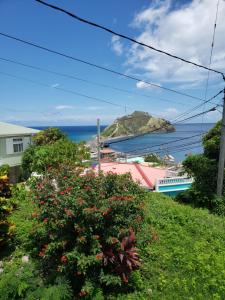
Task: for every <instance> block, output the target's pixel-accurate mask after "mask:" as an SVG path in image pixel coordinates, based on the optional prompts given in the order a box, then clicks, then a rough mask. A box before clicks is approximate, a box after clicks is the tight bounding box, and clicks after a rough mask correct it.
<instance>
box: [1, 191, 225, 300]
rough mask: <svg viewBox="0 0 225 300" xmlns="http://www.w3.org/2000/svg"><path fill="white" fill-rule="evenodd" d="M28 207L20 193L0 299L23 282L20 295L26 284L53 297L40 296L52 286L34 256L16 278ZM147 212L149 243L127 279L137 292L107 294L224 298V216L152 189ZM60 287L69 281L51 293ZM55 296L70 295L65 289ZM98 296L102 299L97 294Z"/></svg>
mask: <svg viewBox="0 0 225 300" xmlns="http://www.w3.org/2000/svg"><path fill="white" fill-rule="evenodd" d="M31 206H32V205H31V203H29V202H28V199H26V198H24V200H22V197H20V205H19V207H18V210H16V211H15V212H14V213H13V214H12V216H11V221H13V223H14V224H15V226H16V237H15V238H16V242H17V244H18V248H16V250H15V252H14V253H11V256H10V258H11V259H10V260H9V262H7V259H6V261H5V262H4V264H3V265H4V272H3V273H2V274H1V275H0V287H1V289H2V291H4V293H2V295H1V296H0V299H5V300H8V299H12V298H10V297H7V295H8V294H9V291H10V289H11V291H12V290H14V291H15V289H19V291H20V289H21V286H22V287H23V289H24V291H23V292H22V293H21V292H20V293H21V296H20V297H19V299H28V298H27V297H26V296H25V295H26V294H27V293H26V292H27V291H29V290H30V289H32V290H34V291H36V292H35V294H36V293H37V294H38V293H39V295H42V297H40V299H54V298H51V297H47V296H46V298H43V295H44V294H43V293H47V292H50V290H49V289H53V287H48V286H46V287H45V286H43V282H42V280H41V279H40V277H38V276H39V275H38V274H37V269H36V267H35V265H34V264H33V262H32V261H31V262H30V263H29V264H26V265H23V266H22V268H25V269H24V272H25V273H21V275H19V276H17V278H15V276H14V274H15V272H18V270H20V269H21V257H22V256H23V255H25V254H26V255H29V253H28V252H27V251H25V252H24V250H23V248H24V245H27V243H29V239H28V236H29V232H30V230H31V228H32V226H33V225H34V219H31V217H30V216H31V211H32V208H31ZM146 213H147V223H148V224H149V225H150V228H151V229H150V230H149V236H151V238H152V242H151V244H150V245H147V246H146V245H144V246H143V247H142V249H141V253H140V254H141V257H142V267H141V268H140V270H137V271H135V272H134V274H133V275H132V277H131V279H130V281H129V286H131V290H132V287H133V288H134V289H135V291H133V292H129V293H128V294H127V293H125V294H124V293H123V294H119V295H118V294H114V293H112V295H111V296H108V297H107V299H119V300H125V299H126V300H127V299H128V300H129V299H130V300H131V299H135V300H136V299H138V300H139V299H140V300H144V299H157V300H158V299H160V300H161V299H163V300H164V299H165V300H167V299H168V300H170V299H171V300H172V299H176V300H177V299H178V300H179V299H181V300H184V299H193V300H198V299H199V300H201V299H221V300H222V299H225V256H224V253H225V234H224V232H225V222H224V218H222V217H219V216H215V215H212V214H209V212H208V211H207V210H203V209H197V208H192V207H190V206H185V205H181V204H178V203H176V202H174V201H173V200H172V199H170V198H168V197H165V196H163V195H162V194H156V193H149V195H148V198H147V204H146ZM32 224H33V225H32ZM146 225H147V224H146ZM138 238H139V239H141V236H139V237H138ZM25 248H26V247H25ZM12 261H14V263H13V264H12ZM19 261H20V263H19ZM18 274H19V273H18ZM32 282H33V283H32ZM9 286H10V289H9ZM36 289H37V290H36ZM63 289H65V292H66V291H67V293H69V286H67V287H65V286H64V285H62V283H60V285H58V286H57V285H56V286H54V292H56V291H57V292H59V291H60V293H63ZM6 291H7V292H6ZM52 291H53V290H52ZM23 295H24V296H23ZM52 297H53V296H52ZM13 299H14V298H13ZM32 299H33V298H32ZM55 299H59V300H60V299H73V298H72V297H71V296H69V294H68V295H66V294H64V296H62V295H61V296H57V298H55ZM96 299H98V300H101V299H105V298H102V296H99V298H96Z"/></svg>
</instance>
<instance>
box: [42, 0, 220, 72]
mask: <svg viewBox="0 0 225 300" xmlns="http://www.w3.org/2000/svg"><path fill="white" fill-rule="evenodd" d="M36 1H37V2H39V3H41V4H43V5H45V6H48V7H50V8H53V9H55V10H58V11H61V12H63V13H65V14H67V15H68V16H70V17H72V18H74V19H76V20H78V21H80V22H83V23H86V24H88V25H91V26H94V27H96V28H99V29H102V30H104V31H107V32H109V33H110V34H113V35H116V36H118V37H121V38H123V39H126V40H129V41H131V42H133V43H135V44H138V45H140V46H143V47H146V48H149V49H151V50H153V51H156V52H158V53H161V54H165V55H167V56H169V57H172V58H175V59H177V60H180V61H182V62H185V63H188V64H191V65H194V66H195V67H199V68H202V69H205V70H209V71H212V72H214V73H217V74H220V75H222V76H224V73H222V72H220V71H218V70H215V69H211V68H208V67H206V66H203V65H201V64H197V63H195V62H192V61H189V60H187V59H184V58H182V57H179V56H176V55H173V54H171V53H169V52H167V51H163V50H160V49H157V48H155V47H153V46H151V45H147V44H145V43H142V42H139V41H137V40H135V39H133V38H131V37H129V36H127V35H124V34H121V33H118V32H116V31H114V30H112V29H109V28H107V27H105V26H102V25H99V24H97V23H94V22H91V21H89V20H86V19H84V18H81V17H79V16H77V15H75V14H73V13H71V12H69V11H66V10H65V9H63V8H60V7H58V6H55V5H52V4H49V3H46V2H44V1H42V0H36Z"/></svg>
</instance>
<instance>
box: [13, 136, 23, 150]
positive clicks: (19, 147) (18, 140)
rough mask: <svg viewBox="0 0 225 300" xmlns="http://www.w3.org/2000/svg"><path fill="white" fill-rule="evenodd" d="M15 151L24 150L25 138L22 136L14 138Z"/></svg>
mask: <svg viewBox="0 0 225 300" xmlns="http://www.w3.org/2000/svg"><path fill="white" fill-rule="evenodd" d="M13 152H14V153H18V152H23V139H22V138H15V139H13Z"/></svg>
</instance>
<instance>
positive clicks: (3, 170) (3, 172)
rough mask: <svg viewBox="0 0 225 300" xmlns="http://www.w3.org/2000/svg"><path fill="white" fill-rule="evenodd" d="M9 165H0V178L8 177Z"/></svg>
mask: <svg viewBox="0 0 225 300" xmlns="http://www.w3.org/2000/svg"><path fill="white" fill-rule="evenodd" d="M9 168H10V167H9V165H7V164H5V165H1V166H0V176H8V175H9Z"/></svg>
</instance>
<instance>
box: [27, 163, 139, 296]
mask: <svg viewBox="0 0 225 300" xmlns="http://www.w3.org/2000/svg"><path fill="white" fill-rule="evenodd" d="M31 195H32V198H33V201H34V203H35V207H36V208H35V211H34V212H33V217H35V218H36V219H37V221H38V222H37V224H38V225H37V226H36V227H35V228H33V231H32V233H31V237H32V240H33V247H34V248H33V253H34V255H35V256H36V257H39V260H40V263H41V267H42V270H43V274H44V275H45V276H46V277H48V278H52V279H54V278H55V277H57V276H58V275H61V274H62V275H64V276H66V277H67V278H68V279H69V280H70V282H71V285H72V287H73V289H74V291H75V294H76V295H78V296H80V297H92V296H93V295H94V293H95V291H96V288H99V287H101V288H103V290H105V289H106V287H109V286H111V287H112V286H117V287H118V286H123V285H125V284H126V283H127V282H128V280H129V275H130V273H131V272H132V271H133V270H135V269H137V268H138V267H139V266H140V257H139V253H138V249H137V244H138V241H137V240H136V237H135V235H136V234H137V233H139V232H140V231H141V230H142V228H143V225H144V209H143V201H144V198H145V191H144V190H143V189H142V188H140V187H139V186H138V185H137V184H136V183H134V182H133V181H132V179H131V177H130V176H129V175H120V176H119V175H116V174H108V175H107V176H104V175H100V176H95V175H94V174H88V175H85V176H81V175H80V173H79V171H76V172H74V171H72V172H71V170H69V169H68V168H65V167H61V168H60V170H59V171H56V170H49V172H48V174H46V175H45V176H44V177H43V178H39V179H36V180H35V182H33V184H32V186H31ZM142 242H143V241H142Z"/></svg>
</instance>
